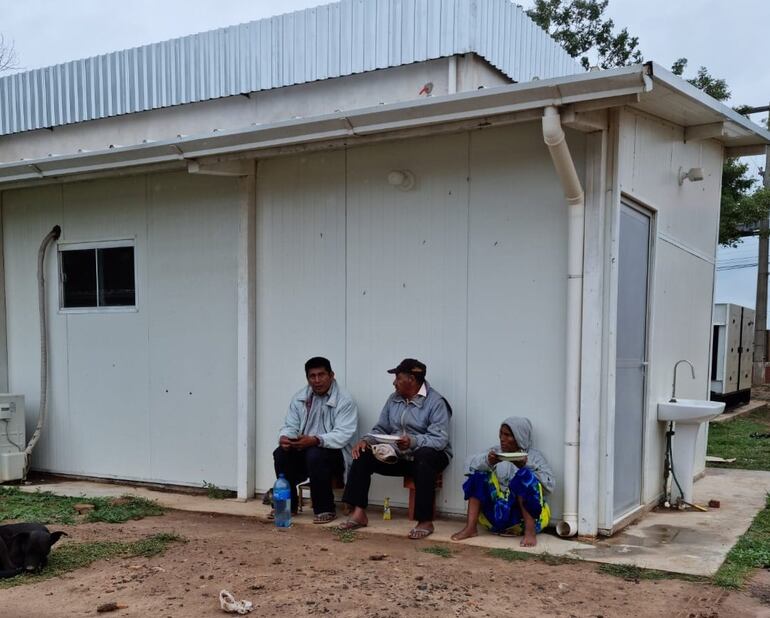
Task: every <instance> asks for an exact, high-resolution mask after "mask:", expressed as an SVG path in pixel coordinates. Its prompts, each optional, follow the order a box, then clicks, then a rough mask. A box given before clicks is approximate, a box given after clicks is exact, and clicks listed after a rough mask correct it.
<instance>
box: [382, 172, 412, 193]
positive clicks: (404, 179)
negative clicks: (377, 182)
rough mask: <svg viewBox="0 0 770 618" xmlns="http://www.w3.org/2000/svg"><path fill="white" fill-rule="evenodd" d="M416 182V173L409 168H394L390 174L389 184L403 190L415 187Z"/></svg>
mask: <svg viewBox="0 0 770 618" xmlns="http://www.w3.org/2000/svg"><path fill="white" fill-rule="evenodd" d="M414 183H415V178H414V174H413V173H412V172H410V171H409V170H393V171H392V172H390V173H389V174H388V184H389V185H390V186H392V187H396V188H398V189H401V190H402V191H409V190H410V189H412V188H414Z"/></svg>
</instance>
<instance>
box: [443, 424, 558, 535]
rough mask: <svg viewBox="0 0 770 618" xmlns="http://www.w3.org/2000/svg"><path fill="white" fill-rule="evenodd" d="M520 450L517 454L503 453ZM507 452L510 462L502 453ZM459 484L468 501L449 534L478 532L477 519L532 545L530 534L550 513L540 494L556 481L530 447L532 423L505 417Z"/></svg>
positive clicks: (540, 455) (543, 494)
mask: <svg viewBox="0 0 770 618" xmlns="http://www.w3.org/2000/svg"><path fill="white" fill-rule="evenodd" d="M517 452H518V453H521V455H520V456H516V455H511V456H508V455H507V454H508V453H517ZM507 457H510V458H511V459H512V460H513V462H514V463H511V461H506V460H505V458H507ZM468 468H469V474H468V479H467V480H466V481H465V483H464V484H463V490H464V491H465V499H466V500H467V501H468V519H467V522H466V524H465V527H464V528H463V529H462V530H460V531H459V532H456V533H455V534H453V535H452V540H453V541H462V540H463V539H468V538H470V537H473V536H476V535H477V534H478V524H479V523H480V524H481V525H482V526H484V527H485V528H488V529H490V530H491V531H492V532H496V533H498V534H504V535H513V534H516V535H520V534H523V535H524V538H523V539H522V541H521V546H522V547H534V546H535V545H537V537H536V534H537V533H538V532H540V531H541V530H542V529H543V528H545V526H547V525H548V522H549V520H550V518H551V509H550V508H549V507H548V504H547V503H546V501H545V494H546V493H550V492H551V491H553V489H554V487H555V486H556V483H555V481H554V478H553V472H551V466H549V465H548V462H547V461H546V459H545V457H543V454H542V453H541V452H540V451H538V450H537V449H536V448H533V447H532V423H530V422H529V419H528V418H522V417H518V416H511V417H509V418H507V419H505V421H503V424H502V425H500V445H499V447H498V446H497V445H495V446H493V447H492V448H491V449H490V450H489V451H488V452H486V453H482V454H480V455H476V456H475V457H472V458H471V459H470V461H469V463H468Z"/></svg>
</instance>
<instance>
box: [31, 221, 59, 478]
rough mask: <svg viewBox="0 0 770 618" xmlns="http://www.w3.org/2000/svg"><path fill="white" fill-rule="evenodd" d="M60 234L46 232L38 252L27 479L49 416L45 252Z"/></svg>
mask: <svg viewBox="0 0 770 618" xmlns="http://www.w3.org/2000/svg"><path fill="white" fill-rule="evenodd" d="M59 236H61V228H60V227H59V226H58V225H56V226H54V228H53V229H52V230H51V231H50V232H48V234H46V237H45V238H44V239H43V242H42V243H41V244H40V249H38V252H37V305H38V311H39V312H40V412H39V413H38V416H37V426H36V427H35V433H34V434H32V438H30V441H29V443H28V444H27V448H25V449H24V478H25V479H26V478H27V472H29V465H30V463H31V461H32V449H34V448H35V445H36V444H37V442H38V440H40V434H41V433H42V432H43V427H44V426H45V421H46V417H47V416H48V314H47V313H46V307H45V253H46V250H47V249H48V245H50V244H51V243H53V242H55V241H57V240H58V239H59Z"/></svg>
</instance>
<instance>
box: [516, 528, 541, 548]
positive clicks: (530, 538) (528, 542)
mask: <svg viewBox="0 0 770 618" xmlns="http://www.w3.org/2000/svg"><path fill="white" fill-rule="evenodd" d="M519 545H521V546H522V547H534V546H535V545H537V535H535V533H534V532H529V531H526V532H524V538H523V539H521V542H520V543H519Z"/></svg>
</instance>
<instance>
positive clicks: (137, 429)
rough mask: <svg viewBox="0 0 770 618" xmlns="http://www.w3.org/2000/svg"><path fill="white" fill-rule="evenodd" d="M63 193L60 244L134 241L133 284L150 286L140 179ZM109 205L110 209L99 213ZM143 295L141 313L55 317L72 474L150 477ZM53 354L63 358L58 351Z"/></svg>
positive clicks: (52, 281) (54, 298) (70, 187)
mask: <svg viewBox="0 0 770 618" xmlns="http://www.w3.org/2000/svg"><path fill="white" fill-rule="evenodd" d="M61 191H62V196H63V204H64V208H63V209H62V213H61V219H60V220H59V221H57V223H60V225H61V226H62V238H61V239H60V242H81V241H93V240H122V239H135V242H136V246H135V249H134V252H135V258H136V280H137V282H138V283H140V284H143V283H144V282H145V281H146V280H147V277H146V259H145V256H146V245H145V242H146V235H145V234H144V230H145V229H146V226H147V219H146V210H145V182H144V178H143V177H131V178H119V179H114V180H113V179H111V180H100V181H96V182H88V183H72V184H67V185H62V187H61ZM107 202H108V203H109V204H110V208H109V209H107V208H104V204H105V203H107ZM54 254H55V251H54ZM54 261H55V257H54ZM52 275H53V276H51V277H49V278H48V282H49V285H50V286H51V293H50V294H49V299H50V300H49V303H51V304H52V305H53V306H58V300H59V291H58V289H57V284H58V281H59V277H58V276H57V273H56V270H55V269H54V272H53V273H52ZM143 291H144V290H142V289H140V290H139V293H138V295H137V302H138V303H139V311H128V312H121V313H82V314H80V313H75V314H69V315H66V316H58V318H59V319H58V320H57V325H62V322H64V323H65V324H66V328H65V332H66V338H67V339H66V348H65V349H66V351H67V372H66V375H67V379H68V383H69V388H68V391H69V401H68V404H69V409H70V413H71V416H70V433H69V445H68V447H69V449H70V450H71V451H72V467H71V468H70V469H69V471H70V472H72V473H75V474H83V475H94V476H112V477H118V478H145V479H149V478H152V476H151V469H150V443H149V440H148V439H147V428H148V423H149V420H150V410H149V405H148V403H149V402H148V392H147V383H148V380H149V372H148V365H147V356H148V344H149V342H148V338H147V307H146V306H143V305H144V302H145V301H146V298H143V296H146V295H145V294H142V292H143ZM32 313H33V314H34V313H35V312H34V310H33V311H32ZM52 331H53V328H52ZM52 351H53V352H54V354H60V353H61V349H52ZM58 411H59V407H58V406H56V407H54V408H52V409H51V416H54V415H56V414H57V413H58ZM49 430H50V431H51V437H52V438H54V439H56V440H59V439H60V438H59V435H58V434H57V433H56V428H55V426H53V427H50V428H49ZM55 463H56V462H54V461H51V462H50V464H49V466H50V468H52V469H56V467H57V466H55Z"/></svg>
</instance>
